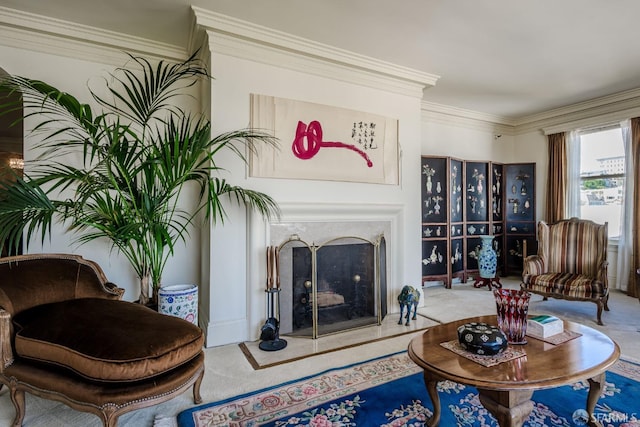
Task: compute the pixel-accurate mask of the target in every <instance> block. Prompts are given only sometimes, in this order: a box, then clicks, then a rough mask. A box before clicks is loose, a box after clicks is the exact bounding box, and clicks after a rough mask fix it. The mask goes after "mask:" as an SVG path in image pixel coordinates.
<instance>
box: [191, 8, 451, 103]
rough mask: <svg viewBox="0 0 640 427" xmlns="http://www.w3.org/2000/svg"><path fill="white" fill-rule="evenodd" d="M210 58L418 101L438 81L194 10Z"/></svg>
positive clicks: (432, 76)
mask: <svg viewBox="0 0 640 427" xmlns="http://www.w3.org/2000/svg"><path fill="white" fill-rule="evenodd" d="M192 9H193V11H194V14H195V15H196V20H197V23H198V25H199V26H200V27H201V28H203V29H204V30H206V32H207V34H208V36H209V47H210V49H211V51H212V53H221V54H225V55H230V56H235V57H238V58H243V59H249V60H252V61H257V62H261V63H265V64H269V65H275V66H278V67H286V68H288V69H292V70H295V71H302V72H305V73H313V74H317V75H320V76H323V77H329V78H334V79H337V80H342V81H347V82H350V83H355V84H360V85H365V86H370V87H374V88H377V89H382V90H388V91H391V92H395V93H400V94H403V95H408V96H413V97H417V98H422V92H423V90H424V89H425V88H427V87H432V86H434V85H435V84H436V82H437V81H438V79H439V76H436V75H434V74H429V73H424V72H421V71H418V70H414V69H411V68H407V67H402V66H398V65H395V64H392V63H390V62H385V61H380V60H378V59H375V58H371V57H368V56H364V55H360V54H357V53H354V52H350V51H347V50H343V49H338V48H335V47H333V46H329V45H325V44H322V43H318V42H315V41H313V40H308V39H304V38H301V37H297V36H294V35H291V34H288V33H284V32H281V31H277V30H273V29H271V28H267V27H263V26H260V25H256V24H253V23H251V22H247V21H242V20H239V19H236V18H232V17H230V16H226V15H222V14H219V13H215V12H211V11H208V10H205V9H201V8H198V7H195V6H192Z"/></svg>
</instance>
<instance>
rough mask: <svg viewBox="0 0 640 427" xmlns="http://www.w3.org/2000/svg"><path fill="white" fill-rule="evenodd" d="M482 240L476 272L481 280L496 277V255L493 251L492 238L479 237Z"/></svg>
mask: <svg viewBox="0 0 640 427" xmlns="http://www.w3.org/2000/svg"><path fill="white" fill-rule="evenodd" d="M479 237H480V239H482V247H481V248H480V253H479V254H478V270H479V273H480V277H482V278H483V279H492V278H494V277H496V268H497V264H498V255H497V254H496V251H495V250H493V236H479Z"/></svg>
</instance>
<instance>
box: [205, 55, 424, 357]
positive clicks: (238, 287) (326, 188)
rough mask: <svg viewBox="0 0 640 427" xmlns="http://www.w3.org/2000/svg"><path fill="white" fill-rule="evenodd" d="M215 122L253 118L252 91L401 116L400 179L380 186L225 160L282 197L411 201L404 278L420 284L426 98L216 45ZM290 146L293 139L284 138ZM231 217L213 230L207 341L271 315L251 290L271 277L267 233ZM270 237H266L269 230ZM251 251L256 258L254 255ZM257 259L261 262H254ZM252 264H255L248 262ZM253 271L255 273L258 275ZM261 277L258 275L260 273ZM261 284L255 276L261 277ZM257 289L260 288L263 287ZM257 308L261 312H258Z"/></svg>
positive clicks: (243, 332) (238, 332)
mask: <svg viewBox="0 0 640 427" xmlns="http://www.w3.org/2000/svg"><path fill="white" fill-rule="evenodd" d="M211 64H212V65H211V72H212V74H213V76H214V78H215V80H214V81H213V83H212V95H211V98H212V108H211V111H212V122H213V124H214V133H217V132H221V131H225V130H232V129H237V128H242V127H245V126H247V125H248V124H249V117H250V116H249V113H250V108H249V107H250V105H249V97H250V94H251V93H256V94H262V95H270V96H275V97H280V98H287V99H295V100H303V101H306V102H313V103H318V104H324V105H329V106H335V107H341V108H348V109H352V110H356V111H363V112H369V113H374V114H379V115H382V116H387V117H392V118H396V119H398V120H399V141H400V145H401V149H402V155H401V165H400V168H401V172H402V177H401V184H400V185H376V184H361V183H349V182H335V181H311V180H288V179H264V178H250V177H247V172H246V170H245V167H244V165H243V164H241V163H240V162H238V161H235V160H234V159H229V161H228V162H227V161H225V166H226V167H227V168H228V169H229V170H230V172H231V174H230V176H232V178H230V179H232V180H233V182H234V183H237V184H240V185H242V186H244V187H249V188H252V189H255V190H259V191H263V192H265V193H267V194H269V195H271V196H272V197H274V198H275V200H276V201H278V202H280V203H286V202H301V203H314V202H316V203H323V204H335V205H336V206H339V205H341V204H346V203H349V204H354V203H355V204H358V203H362V204H368V203H389V204H400V205H403V206H404V207H405V209H404V210H403V214H402V221H401V222H402V227H403V229H402V231H401V234H402V235H401V236H398V237H399V239H398V240H399V241H398V242H396V243H397V244H399V245H400V247H399V252H400V254H401V256H400V257H399V258H400V263H399V267H400V269H401V271H400V273H399V276H400V277H401V280H400V281H401V283H392V284H390V287H391V289H394V288H395V287H401V286H402V284H404V283H415V284H419V283H420V267H419V266H420V225H419V220H420V213H419V204H420V201H419V198H420V193H419V180H420V170H419V168H420V100H419V99H418V98H417V97H413V96H406V95H401V94H397V93H392V92H389V91H385V90H381V89H374V88H371V87H367V86H363V85H359V84H353V83H348V82H345V81H340V80H337V79H332V78H328V77H322V76H318V75H316V74H312V73H305V72H303V71H296V70H291V69H288V68H283V67H280V66H277V65H269V64H265V63H261V62H256V61H253V60H250V59H242V58H237V57H235V56H231V55H225V54H220V53H218V52H216V50H215V49H213V50H212V52H211ZM281 144H282V149H287V145H289V144H290V142H288V141H282V142H281ZM229 213H230V220H229V221H226V222H225V223H224V226H218V227H216V228H215V230H214V232H213V233H212V234H211V242H210V243H211V258H210V266H211V272H210V275H211V279H210V289H211V297H210V298H211V300H210V304H211V308H210V313H205V314H204V316H208V317H209V319H208V322H209V324H208V336H207V345H208V346H211V345H219V344H224V343H227V342H237V341H243V340H247V339H256V338H257V336H258V333H259V326H260V325H259V323H257V322H256V321H255V320H254V319H261V321H262V322H263V321H264V319H265V316H266V313H264V302H261V303H260V304H258V305H256V304H255V302H254V303H253V304H251V303H249V306H247V305H246V304H247V301H248V300H250V299H251V298H252V297H253V298H255V297H259V298H261V299H264V298H265V296H264V291H263V290H264V281H263V279H262V276H261V275H259V276H257V275H255V271H256V270H259V271H264V268H263V266H262V265H261V264H262V261H263V258H264V256H263V253H264V250H265V248H266V246H267V245H268V244H270V243H268V242H267V241H266V240H264V239H263V240H262V242H259V243H255V242H254V243H251V245H252V246H250V247H248V244H247V239H250V236H249V235H248V233H250V232H251V230H250V227H249V222H250V221H249V220H248V219H247V217H246V214H245V212H244V210H242V209H237V208H236V209H232V210H229ZM265 237H266V236H265ZM247 254H249V257H247ZM252 260H254V261H252ZM248 263H249V264H248ZM252 273H253V274H252ZM256 277H257V280H256V279H255V278H256ZM256 281H257V282H258V283H255V282H256ZM256 290H258V291H256ZM255 311H258V312H257V313H256V312H255Z"/></svg>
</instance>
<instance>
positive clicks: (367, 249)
mask: <svg viewBox="0 0 640 427" xmlns="http://www.w3.org/2000/svg"><path fill="white" fill-rule="evenodd" d="M278 257H279V262H278V264H279V279H280V280H279V281H280V296H279V297H280V304H279V312H280V333H281V334H286V335H292V336H301V337H310V338H318V337H320V336H323V335H328V334H333V333H337V332H342V331H345V330H349V329H355V328H359V327H364V326H370V325H379V324H380V323H381V321H382V319H383V318H384V316H385V315H386V312H387V307H386V269H385V268H384V266H385V265H386V260H385V261H382V260H383V259H385V258H386V242H385V239H384V236H382V235H379V236H378V237H377V238H376V239H375V240H373V241H370V240H367V239H365V238H360V237H337V238H334V239H331V240H329V241H327V242H324V243H321V244H315V243H307V242H305V241H304V240H302V239H301V238H300V237H299V236H298V235H292V236H291V237H290V238H289V239H288V240H286V241H285V242H283V243H282V244H281V245H280V246H279V251H278Z"/></svg>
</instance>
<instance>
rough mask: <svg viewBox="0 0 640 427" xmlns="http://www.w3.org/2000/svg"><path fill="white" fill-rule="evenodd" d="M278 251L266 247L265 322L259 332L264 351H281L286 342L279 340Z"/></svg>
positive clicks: (277, 249) (261, 346)
mask: <svg viewBox="0 0 640 427" xmlns="http://www.w3.org/2000/svg"><path fill="white" fill-rule="evenodd" d="M279 261H280V249H279V248H278V247H277V246H267V289H266V290H265V292H266V293H267V321H266V322H265V324H264V325H263V326H262V329H261V332H260V339H261V340H262V341H261V342H260V345H259V346H258V347H259V348H260V349H261V350H264V351H277V350H282V349H283V348H285V347H286V346H287V341H286V340H283V339H281V338H280V264H279Z"/></svg>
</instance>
